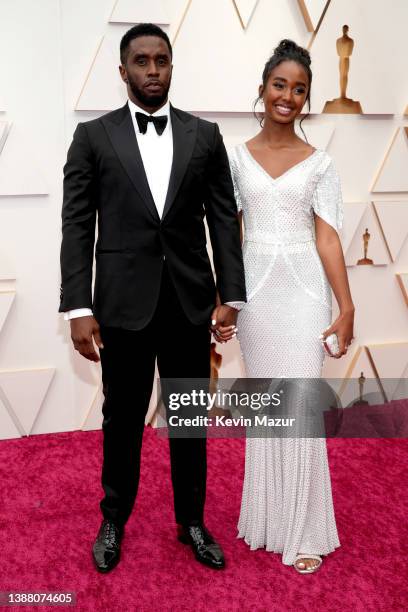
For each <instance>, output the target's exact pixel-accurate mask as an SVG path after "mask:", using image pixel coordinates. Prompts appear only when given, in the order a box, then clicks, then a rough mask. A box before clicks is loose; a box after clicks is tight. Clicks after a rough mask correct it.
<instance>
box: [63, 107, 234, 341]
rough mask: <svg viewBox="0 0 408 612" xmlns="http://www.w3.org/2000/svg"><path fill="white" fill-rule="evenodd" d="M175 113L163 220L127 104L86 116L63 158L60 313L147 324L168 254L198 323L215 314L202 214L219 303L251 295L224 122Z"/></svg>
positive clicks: (179, 287) (187, 310) (122, 324)
mask: <svg viewBox="0 0 408 612" xmlns="http://www.w3.org/2000/svg"><path fill="white" fill-rule="evenodd" d="M170 112H171V123H172V130H173V165H172V170H171V176H170V182H169V188H168V193H167V198H166V202H165V206H164V211H163V215H162V218H161V219H160V217H159V215H158V212H157V210H156V206H155V203H154V201H153V197H152V194H151V192H150V189H149V185H148V182H147V178H146V173H145V170H144V167H143V162H142V158H141V155H140V151H139V147H138V144H137V139H136V135H135V132H134V128H133V123H132V118H131V116H130V110H129V107H128V105H127V104H126V105H125V106H124V107H122V108H120V109H118V110H115V111H112V112H110V113H108V114H106V115H103V116H102V117H100V118H98V119H95V120H93V121H87V122H85V123H79V124H78V126H77V128H76V130H75V133H74V137H73V141H72V144H71V146H70V148H69V150H68V156H67V162H66V164H65V166H64V200H63V206H62V245H61V280H62V282H61V303H60V308H59V312H64V311H67V310H71V309H74V308H87V307H88V308H93V312H94V316H95V318H96V319H97V321H98V322H99V323H100V324H101V325H105V326H111V327H123V328H126V329H141V328H143V327H144V326H145V325H146V324H147V323H148V322H149V320H150V319H151V317H152V316H153V313H154V310H155V307H156V304H157V300H158V296H159V288H160V279H161V272H162V268H163V262H164V259H166V262H167V265H168V268H169V272H170V275H171V277H172V280H173V283H174V285H175V288H176V291H177V294H178V296H179V299H180V302H181V304H182V306H183V309H184V311H185V313H186V315H187V316H188V318H189V319H190V321H192V322H193V323H195V324H201V323H204V322H206V321H208V319H209V317H210V315H211V310H212V308H213V307H214V304H215V297H216V287H215V283H214V277H213V273H212V268H211V264H210V261H209V258H208V255H207V249H206V235H205V227H204V216H206V219H207V223H208V228H209V232H210V237H211V244H212V250H213V261H214V268H215V273H216V279H217V283H216V284H217V288H218V291H219V294H220V298H221V301H222V302H228V301H235V300H242V301H245V300H246V293H245V281H244V269H243V261H242V252H241V245H240V238H239V224H238V218H237V212H236V205H235V200H234V192H233V184H232V179H231V174H230V169H229V163H228V157H227V154H226V151H225V147H224V144H223V140H222V136H221V134H220V132H219V129H218V126H217V124H215V123H210V122H208V121H205V120H203V119H199V118H197V117H195V116H193V115H190V114H189V113H185V112H183V111H181V110H178V109H175V108H174V107H172V106H170ZM96 220H97V227H98V237H97V241H96V248H95V260H96V267H95V286H94V295H93V300H92V271H93V259H94V241H95V225H96Z"/></svg>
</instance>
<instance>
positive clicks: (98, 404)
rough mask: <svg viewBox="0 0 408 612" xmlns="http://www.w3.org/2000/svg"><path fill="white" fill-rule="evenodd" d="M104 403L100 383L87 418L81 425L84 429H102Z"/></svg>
mask: <svg viewBox="0 0 408 612" xmlns="http://www.w3.org/2000/svg"><path fill="white" fill-rule="evenodd" d="M102 404H103V393H102V384H100V385H99V386H98V387H97V389H96V392H95V395H94V398H93V400H92V402H91V405H90V407H89V409H88V411H87V413H86V415H85V418H84V420H83V423H82V425H81V429H83V430H84V431H91V430H95V429H101V427H102V420H103V415H102Z"/></svg>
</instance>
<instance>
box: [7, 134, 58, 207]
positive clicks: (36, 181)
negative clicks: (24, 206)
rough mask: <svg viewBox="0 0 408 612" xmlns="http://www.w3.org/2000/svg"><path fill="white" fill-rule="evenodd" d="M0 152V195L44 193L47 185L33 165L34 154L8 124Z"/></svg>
mask: <svg viewBox="0 0 408 612" xmlns="http://www.w3.org/2000/svg"><path fill="white" fill-rule="evenodd" d="M6 130H7V133H6V135H4V133H3V139H4V138H5V142H4V145H3V148H2V150H1V153H0V196H18V195H46V194H47V193H48V187H47V185H46V182H45V180H44V178H43V177H42V176H41V174H40V172H39V170H38V168H36V165H35V161H34V160H35V154H34V152H33V150H32V149H31V147H29V146H28V144H27V143H26V142H25V141H24V138H23V137H22V136H21V134H20V132H18V131H17V130H16V128H14V127H12V125H11V123H9V124H8V126H7V128H6Z"/></svg>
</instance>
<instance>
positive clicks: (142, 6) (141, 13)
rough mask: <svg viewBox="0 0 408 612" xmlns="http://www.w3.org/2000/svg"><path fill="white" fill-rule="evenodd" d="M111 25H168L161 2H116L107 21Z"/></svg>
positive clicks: (134, 0)
mask: <svg viewBox="0 0 408 612" xmlns="http://www.w3.org/2000/svg"><path fill="white" fill-rule="evenodd" d="M109 21H110V22H113V23H156V24H160V25H168V24H169V23H170V20H169V16H168V14H167V11H166V7H165V6H164V3H163V1H162V0H148V2H146V0H117V1H116V2H115V5H114V7H113V10H112V14H111V16H110V19H109Z"/></svg>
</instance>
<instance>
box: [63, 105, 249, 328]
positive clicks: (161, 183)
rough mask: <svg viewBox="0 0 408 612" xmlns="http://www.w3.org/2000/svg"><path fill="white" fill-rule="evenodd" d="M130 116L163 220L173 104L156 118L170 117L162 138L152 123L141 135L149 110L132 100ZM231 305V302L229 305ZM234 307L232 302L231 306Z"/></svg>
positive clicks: (77, 313)
mask: <svg viewBox="0 0 408 612" xmlns="http://www.w3.org/2000/svg"><path fill="white" fill-rule="evenodd" d="M128 106H129V110H130V116H131V117H132V123H133V128H134V130H135V135H136V139H137V144H138V146H139V150H140V155H141V157H142V161H143V166H144V169H145V172H146V178H147V182H148V183H149V187H150V191H151V193H152V196H153V200H154V203H155V205H156V208H157V212H158V214H159V217H160V218H161V217H162V215H163V209H164V204H165V201H166V196H167V190H168V186H169V181H170V173H171V166H172V163H173V132H172V128H171V115H170V102H169V101H167V102H166V104H165V105H164V106H162V107H161V108H159V110H158V111H156V112H155V113H152V116H153V117H155V116H162V115H166V116H167V125H166V127H165V129H164V131H163V133H162V134H161V135H160V136H159V135H158V134H157V132H156V128H155V127H154V125H153V123H152V122H149V123H148V124H147V130H146V133H145V134H141V133H140V130H139V126H138V123H137V120H136V113H137V112H138V113H143V114H144V115H149V114H150V113H147V112H146V111H145V110H143V109H142V108H140V107H139V106H137V105H136V104H135V103H134V102H132V100H128ZM227 304H229V302H227ZM242 304H244V302H237V303H236V304H235V303H234V304H233V305H234V307H236V308H237V309H240V307H241V305H242ZM231 305H232V303H231ZM89 315H92V310H91V309H90V308H75V309H74V310H68V311H67V312H64V319H65V320H68V319H75V318H77V317H85V316H89Z"/></svg>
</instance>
